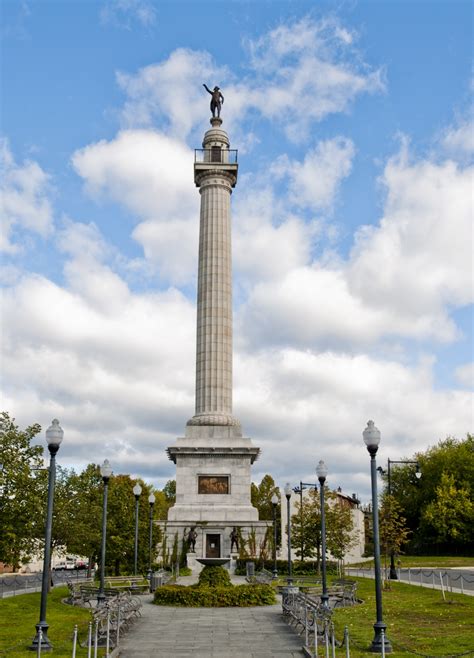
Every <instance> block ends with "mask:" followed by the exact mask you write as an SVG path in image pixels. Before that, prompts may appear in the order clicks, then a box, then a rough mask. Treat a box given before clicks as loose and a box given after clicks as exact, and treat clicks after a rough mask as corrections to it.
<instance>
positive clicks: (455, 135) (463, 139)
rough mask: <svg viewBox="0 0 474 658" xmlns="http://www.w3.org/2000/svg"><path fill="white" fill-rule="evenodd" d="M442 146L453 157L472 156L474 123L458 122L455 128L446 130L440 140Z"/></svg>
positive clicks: (473, 151)
mask: <svg viewBox="0 0 474 658" xmlns="http://www.w3.org/2000/svg"><path fill="white" fill-rule="evenodd" d="M442 144H443V146H444V147H445V148H446V149H447V150H448V151H449V152H450V153H453V154H454V155H461V156H462V155H472V154H474V123H473V121H472V119H471V120H465V121H460V122H459V124H458V125H457V126H451V127H450V128H448V129H447V130H446V131H445V133H444V135H443V138H442Z"/></svg>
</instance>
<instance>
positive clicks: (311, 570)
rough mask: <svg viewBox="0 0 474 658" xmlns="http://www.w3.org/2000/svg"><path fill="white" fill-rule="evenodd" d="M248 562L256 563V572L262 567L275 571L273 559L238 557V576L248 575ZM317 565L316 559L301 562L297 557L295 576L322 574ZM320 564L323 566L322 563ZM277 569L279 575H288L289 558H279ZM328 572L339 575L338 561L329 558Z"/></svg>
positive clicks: (327, 562) (293, 567) (294, 561)
mask: <svg viewBox="0 0 474 658" xmlns="http://www.w3.org/2000/svg"><path fill="white" fill-rule="evenodd" d="M247 562H254V563H255V572H257V571H260V570H261V569H266V570H267V571H271V572H273V560H260V559H258V558H255V559H254V560H252V559H238V560H237V561H236V565H235V574H236V576H246V575H247ZM316 566H317V563H316V560H311V561H309V560H307V561H304V562H300V561H299V560H298V559H296V560H293V562H292V572H293V575H295V576H298V575H300V576H320V575H321V574H320V572H319V573H318V571H317V569H316ZM319 566H320V568H321V564H320V565H319ZM277 571H278V575H280V576H286V574H287V573H288V560H277ZM326 572H327V574H328V575H333V576H337V575H338V571H337V563H336V562H333V561H329V560H327V561H326Z"/></svg>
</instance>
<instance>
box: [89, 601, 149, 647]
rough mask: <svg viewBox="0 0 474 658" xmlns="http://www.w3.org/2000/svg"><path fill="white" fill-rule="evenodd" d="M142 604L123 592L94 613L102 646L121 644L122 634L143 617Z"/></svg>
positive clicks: (99, 641)
mask: <svg viewBox="0 0 474 658" xmlns="http://www.w3.org/2000/svg"><path fill="white" fill-rule="evenodd" d="M141 607H142V602H141V601H140V599H139V598H138V597H137V596H133V595H132V594H130V592H121V593H119V594H117V595H116V596H114V597H113V598H110V599H108V600H107V601H106V602H105V604H104V605H101V606H99V607H98V608H96V609H95V610H94V612H93V617H94V625H95V627H96V628H97V638H98V643H99V645H100V646H104V645H109V644H110V645H112V646H117V645H118V644H119V638H120V633H121V632H122V631H126V630H127V629H128V628H129V627H130V625H131V624H132V623H133V621H134V620H135V619H136V618H137V617H140V616H141Z"/></svg>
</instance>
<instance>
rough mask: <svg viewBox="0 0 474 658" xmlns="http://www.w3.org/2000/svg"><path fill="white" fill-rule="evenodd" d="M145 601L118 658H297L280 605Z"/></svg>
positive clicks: (294, 639)
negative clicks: (223, 605)
mask: <svg viewBox="0 0 474 658" xmlns="http://www.w3.org/2000/svg"><path fill="white" fill-rule="evenodd" d="M151 600H152V599H151V596H147V597H146V598H145V597H143V608H142V616H141V618H139V619H138V620H137V621H136V622H135V623H134V624H133V626H132V627H131V628H130V630H129V631H128V632H127V634H126V635H124V637H123V639H121V641H120V653H119V655H120V656H121V657H122V658H144V657H145V656H147V657H148V658H165V657H166V658H191V657H192V658H296V657H298V658H301V656H303V655H304V654H303V652H302V650H301V639H300V638H299V637H298V636H297V635H296V633H294V631H292V630H291V628H290V627H289V626H288V625H287V623H286V622H285V621H284V620H283V617H282V613H281V604H279V605H273V606H262V607H258V608H170V607H164V606H158V605H153V604H152V603H151Z"/></svg>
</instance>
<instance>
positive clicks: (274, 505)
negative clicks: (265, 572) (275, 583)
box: [272, 494, 278, 578]
mask: <svg viewBox="0 0 474 658" xmlns="http://www.w3.org/2000/svg"><path fill="white" fill-rule="evenodd" d="M277 505H278V496H277V495H276V494H273V496H272V510H273V577H274V578H276V577H277V576H278V569H277V524H276V508H277Z"/></svg>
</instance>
